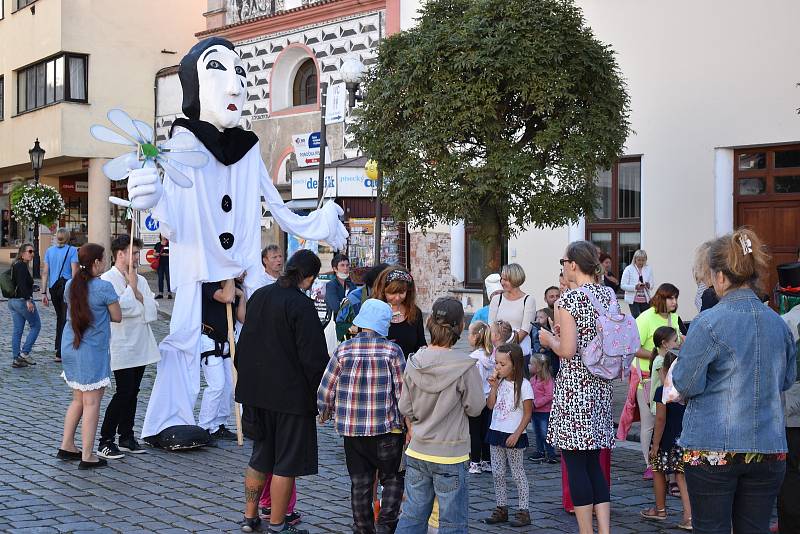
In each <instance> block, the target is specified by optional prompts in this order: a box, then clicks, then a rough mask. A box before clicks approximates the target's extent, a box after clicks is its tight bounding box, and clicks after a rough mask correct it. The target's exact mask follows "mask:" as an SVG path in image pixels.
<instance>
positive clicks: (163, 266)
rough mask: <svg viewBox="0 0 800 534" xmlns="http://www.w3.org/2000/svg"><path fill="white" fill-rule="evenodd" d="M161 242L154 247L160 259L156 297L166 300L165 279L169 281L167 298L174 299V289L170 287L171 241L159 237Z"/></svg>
mask: <svg viewBox="0 0 800 534" xmlns="http://www.w3.org/2000/svg"><path fill="white" fill-rule="evenodd" d="M159 237H160V238H161V241H159V242H158V243H156V246H154V247H153V250H155V251H156V257H157V258H158V270H157V271H156V272H157V273H158V295H156V298H157V299H163V298H164V279H166V280H167V298H168V299H171V298H172V288H171V287H170V285H169V239H167V238H166V237H164V236H163V235H162V236H159Z"/></svg>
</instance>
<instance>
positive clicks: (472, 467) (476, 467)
mask: <svg viewBox="0 0 800 534" xmlns="http://www.w3.org/2000/svg"><path fill="white" fill-rule="evenodd" d="M469 472H470V474H471V475H479V474H480V473H481V466H480V464H479V463H478V462H470V463H469Z"/></svg>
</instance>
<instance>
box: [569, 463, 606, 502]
mask: <svg viewBox="0 0 800 534" xmlns="http://www.w3.org/2000/svg"><path fill="white" fill-rule="evenodd" d="M561 458H562V459H563V460H564V463H565V464H566V466H567V479H568V480H569V493H570V496H571V497H572V504H574V505H575V506H587V505H590V504H602V503H604V502H610V501H611V495H610V492H609V489H608V481H607V480H606V477H605V476H604V475H603V470H602V468H601V467H600V449H594V450H589V451H579V450H573V451H568V450H562V451H561Z"/></svg>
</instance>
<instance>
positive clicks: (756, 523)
mask: <svg viewBox="0 0 800 534" xmlns="http://www.w3.org/2000/svg"><path fill="white" fill-rule="evenodd" d="M785 471H786V462H783V461H781V462H754V463H751V464H728V465H714V466H710V465H697V466H691V465H686V466H685V476H686V485H687V487H688V490H689V500H690V502H691V503H692V526H693V527H694V530H693V532H694V533H695V534H730V532H731V525H732V526H733V531H734V532H736V534H762V533H764V532H769V522H770V517H771V515H772V510H773V509H774V508H775V499H776V498H777V496H778V491H779V490H780V487H781V483H782V482H783V475H784V473H785Z"/></svg>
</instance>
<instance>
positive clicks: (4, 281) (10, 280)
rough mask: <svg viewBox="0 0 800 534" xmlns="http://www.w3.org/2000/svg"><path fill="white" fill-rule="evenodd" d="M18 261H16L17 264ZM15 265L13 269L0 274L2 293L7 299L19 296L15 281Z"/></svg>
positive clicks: (10, 268) (12, 266)
mask: <svg viewBox="0 0 800 534" xmlns="http://www.w3.org/2000/svg"><path fill="white" fill-rule="evenodd" d="M16 262H17V260H14V263H16ZM14 263H12V264H11V267H9V268H8V269H6V270H5V271H3V272H2V273H0V292H2V293H3V296H4V297H5V298H7V299H13V298H15V297H16V296H17V282H16V281H15V280H14Z"/></svg>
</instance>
